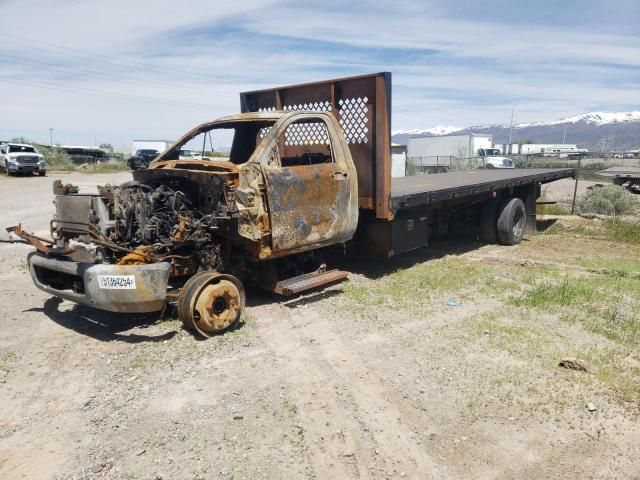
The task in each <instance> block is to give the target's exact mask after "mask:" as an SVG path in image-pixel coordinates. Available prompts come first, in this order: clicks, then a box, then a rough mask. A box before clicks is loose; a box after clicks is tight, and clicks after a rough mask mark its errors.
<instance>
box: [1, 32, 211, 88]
mask: <svg viewBox="0 0 640 480" xmlns="http://www.w3.org/2000/svg"><path fill="white" fill-rule="evenodd" d="M0 36H2V37H5V38H14V39H17V40H20V41H22V42H31V43H37V44H39V45H44V46H45V47H47V48H48V49H49V50H51V49H52V48H55V49H60V50H65V51H67V52H77V53H81V54H82V55H83V56H79V55H74V54H71V53H65V54H64V55H69V56H72V57H76V58H80V59H83V60H85V59H86V56H90V57H100V58H105V59H109V60H115V62H113V61H106V62H105V61H102V63H108V64H110V65H115V66H118V67H122V66H125V67H126V66H129V67H136V68H140V67H141V66H143V67H146V68H148V69H150V70H156V71H157V72H160V73H162V74H163V75H168V72H167V70H166V68H165V67H160V66H157V65H152V64H149V63H146V62H145V63H134V62H128V61H126V60H121V59H119V58H118V57H114V56H111V55H104V54H99V53H93V52H88V51H86V50H80V49H77V48H70V47H65V46H62V45H56V44H53V43H48V42H43V41H40V40H33V39H30V38H25V37H19V36H17V35H8V34H6V33H0ZM13 43H14V44H15V42H13ZM18 45H20V44H19V43H18ZM116 62H117V63H116ZM180 74H181V75H183V76H184V75H187V76H191V77H197V78H199V79H204V80H207V81H211V79H212V78H215V77H212V76H210V75H204V74H202V73H197V72H191V71H189V70H183V69H181V70H180ZM218 78H219V77H218Z"/></svg>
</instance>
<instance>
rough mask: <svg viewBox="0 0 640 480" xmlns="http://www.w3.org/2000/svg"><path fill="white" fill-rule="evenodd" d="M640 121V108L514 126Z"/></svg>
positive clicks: (592, 113)
mask: <svg viewBox="0 0 640 480" xmlns="http://www.w3.org/2000/svg"><path fill="white" fill-rule="evenodd" d="M638 121H640V110H634V111H632V112H589V113H582V114H580V115H574V116H573V117H567V118H561V119H560V120H554V121H551V122H533V123H520V124H518V125H514V126H515V127H516V128H524V127H537V126H547V125H562V124H565V123H578V122H585V123H591V124H594V125H609V124H611V123H626V122H638Z"/></svg>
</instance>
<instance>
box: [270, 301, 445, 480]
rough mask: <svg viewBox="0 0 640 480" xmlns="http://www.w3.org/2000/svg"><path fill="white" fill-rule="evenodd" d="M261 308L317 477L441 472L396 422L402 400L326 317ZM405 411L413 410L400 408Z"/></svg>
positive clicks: (422, 475)
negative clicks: (355, 351) (389, 388)
mask: <svg viewBox="0 0 640 480" xmlns="http://www.w3.org/2000/svg"><path fill="white" fill-rule="evenodd" d="M275 308H277V312H276V311H274V309H275ZM267 310H268V311H266V312H260V317H261V320H264V322H263V321H261V322H260V323H259V327H258V328H259V335H260V336H261V337H262V339H263V340H264V341H265V342H266V343H267V344H268V346H269V347H270V348H271V349H272V350H273V352H274V354H275V355H276V356H277V357H278V358H279V364H280V365H281V367H282V372H281V373H282V375H283V379H284V381H285V382H286V388H287V395H288V396H290V398H292V400H293V401H294V402H295V405H296V407H297V414H298V416H299V418H300V419H301V420H302V424H303V427H304V436H305V441H306V443H307V445H308V446H309V452H310V460H311V462H312V465H313V469H314V471H315V473H316V475H317V478H327V479H329V478H331V479H333V478H379V477H380V476H389V477H401V476H408V477H409V478H412V477H417V476H419V477H420V478H440V477H442V476H443V475H444V474H445V472H444V471H443V469H442V468H441V467H439V466H438V465H436V463H435V462H434V461H433V459H432V458H431V456H430V455H429V454H428V453H427V451H426V450H425V449H424V448H423V447H422V446H421V445H420V444H418V443H417V442H416V441H415V439H414V434H413V432H412V430H411V427H410V425H407V424H406V423H404V422H403V421H402V418H403V415H402V413H401V411H400V409H399V408H398V406H397V403H398V402H400V401H401V400H400V399H399V398H393V397H394V394H393V392H390V391H389V390H388V389H387V388H385V386H384V385H383V384H382V383H381V381H380V379H379V378H377V377H376V376H375V375H374V374H372V373H371V372H370V371H369V369H368V367H367V365H366V364H365V363H364V362H363V361H362V360H361V359H360V358H359V357H358V356H357V354H355V353H353V352H352V351H351V350H350V348H349V347H348V345H347V344H346V343H345V342H344V341H343V340H342V339H341V338H340V336H339V335H337V334H336V333H334V332H333V331H332V329H331V325H330V324H329V322H328V321H327V320H326V318H323V317H321V316H320V314H319V313H318V312H316V311H314V310H312V309H297V310H293V311H291V310H288V309H286V308H282V307H273V308H269V309H267ZM405 403H406V402H405ZM407 408H410V409H411V408H413V407H411V406H406V405H403V409H404V410H406V409H407ZM336 428H338V430H336Z"/></svg>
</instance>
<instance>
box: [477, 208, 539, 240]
mask: <svg viewBox="0 0 640 480" xmlns="http://www.w3.org/2000/svg"><path fill="white" fill-rule="evenodd" d="M526 224H527V209H526V207H525V205H524V202H523V201H522V200H521V199H520V198H517V197H514V198H507V199H505V200H503V201H502V202H501V203H498V202H497V201H496V200H488V201H487V202H486V203H485V206H484V208H483V209H482V214H481V217H480V239H481V240H482V241H483V242H485V243H500V244H502V245H517V244H518V243H520V242H521V241H522V238H523V237H524V231H525V227H526Z"/></svg>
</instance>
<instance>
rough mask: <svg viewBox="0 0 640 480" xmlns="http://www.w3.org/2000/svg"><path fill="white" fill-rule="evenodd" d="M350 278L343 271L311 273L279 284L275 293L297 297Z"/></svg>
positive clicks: (274, 290)
mask: <svg viewBox="0 0 640 480" xmlns="http://www.w3.org/2000/svg"><path fill="white" fill-rule="evenodd" d="M348 277H349V274H348V273H347V272H343V271H341V270H329V271H317V272H311V273H306V274H304V275H300V276H298V277H293V278H288V279H287V280H282V281H280V282H278V283H277V284H276V286H275V288H274V289H273V292H274V293H277V294H278V295H284V296H289V295H295V294H296V293H300V292H305V291H307V290H311V289H313V288H318V287H322V286H324V285H328V284H330V283H336V282H340V281H342V280H345V279H347V278H348Z"/></svg>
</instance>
